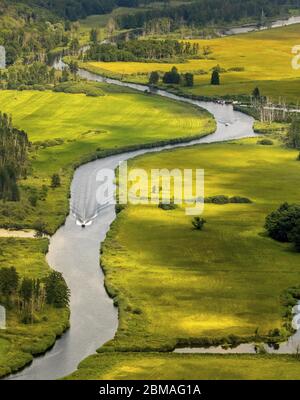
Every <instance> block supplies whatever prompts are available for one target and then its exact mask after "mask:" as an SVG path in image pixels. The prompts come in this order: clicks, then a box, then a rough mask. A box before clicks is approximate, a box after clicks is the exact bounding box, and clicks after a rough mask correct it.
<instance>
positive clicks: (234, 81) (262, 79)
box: [85, 25, 300, 104]
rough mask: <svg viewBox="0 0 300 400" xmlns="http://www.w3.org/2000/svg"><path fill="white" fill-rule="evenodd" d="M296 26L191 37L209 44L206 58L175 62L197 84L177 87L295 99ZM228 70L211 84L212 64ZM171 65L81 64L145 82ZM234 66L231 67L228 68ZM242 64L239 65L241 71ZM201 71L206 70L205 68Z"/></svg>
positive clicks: (299, 84) (298, 77)
mask: <svg viewBox="0 0 300 400" xmlns="http://www.w3.org/2000/svg"><path fill="white" fill-rule="evenodd" d="M299 34H300V25H292V26H287V27H283V28H277V29H272V30H265V31H261V32H253V33H249V34H243V35H238V36H230V37H223V38H217V39H209V40H191V42H192V43H193V42H197V43H199V44H200V48H202V49H203V47H204V46H209V47H210V48H211V51H212V53H211V54H210V55H209V57H208V59H201V60H188V61H187V62H185V63H178V64H175V66H176V67H177V68H178V70H179V71H180V72H188V71H191V72H193V73H195V86H194V87H193V88H181V89H182V90H183V91H184V92H185V93H189V94H195V95H200V96H227V95H228V96H236V95H250V94H251V93H252V91H253V89H254V88H255V87H256V86H258V87H259V88H260V90H261V93H262V94H263V95H266V96H270V97H272V98H273V99H274V100H276V101H277V100H278V99H279V96H280V97H281V98H284V99H286V101H288V102H290V103H295V104H297V103H298V99H299V96H298V94H299V89H300V72H299V70H294V69H293V68H292V65H291V62H292V57H293V55H292V48H293V47H294V46H296V45H298V44H300V43H299ZM218 64H219V65H220V66H221V68H223V69H224V70H226V71H227V72H224V73H222V74H221V85H220V86H211V85H210V77H211V69H212V68H213V67H215V66H216V65H218ZM172 65H173V64H167V63H125V62H115V63H113V62H112V63H105V62H99V63H97V62H88V63H85V68H87V69H90V70H92V71H93V72H97V70H98V72H99V73H105V71H107V74H115V75H118V76H123V78H124V79H128V80H131V81H137V82H143V83H146V82H147V81H148V74H149V73H150V72H151V71H155V70H157V71H161V72H165V71H168V70H170V69H171V67H172ZM232 68H233V69H238V70H237V71H230V69H232ZM240 69H243V70H240ZM200 71H201V72H200ZM203 71H204V73H203Z"/></svg>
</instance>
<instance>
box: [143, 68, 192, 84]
mask: <svg viewBox="0 0 300 400" xmlns="http://www.w3.org/2000/svg"><path fill="white" fill-rule="evenodd" d="M154 73H155V72H152V73H151V75H150V79H151V78H152V79H153V75H152V74H154ZM157 74H158V73H157ZM154 77H155V80H156V83H158V81H159V74H158V79H157V75H154ZM149 81H150V80H149ZM162 81H163V83H165V84H172V85H183V86H186V87H192V86H194V75H193V74H192V73H189V72H188V73H186V74H180V73H179V72H178V69H177V68H176V67H172V69H171V70H170V71H167V72H166V73H165V74H164V75H163V77H162Z"/></svg>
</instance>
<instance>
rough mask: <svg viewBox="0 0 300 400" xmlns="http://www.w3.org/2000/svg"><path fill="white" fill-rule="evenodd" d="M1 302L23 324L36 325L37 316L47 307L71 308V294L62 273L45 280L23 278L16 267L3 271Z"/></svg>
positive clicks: (54, 273) (49, 276)
mask: <svg viewBox="0 0 300 400" xmlns="http://www.w3.org/2000/svg"><path fill="white" fill-rule="evenodd" d="M0 301H1V303H2V304H5V305H6V306H7V307H8V308H15V309H16V310H17V311H18V313H19V316H20V320H21V322H22V323H26V324H29V323H34V322H35V321H36V313H38V312H40V311H42V310H43V308H44V307H45V305H46V304H48V305H50V306H53V307H55V308H65V307H68V306H69V302H70V291H69V289H68V287H67V284H66V282H65V280H64V278H63V276H62V274H60V273H59V272H56V271H53V272H51V273H50V274H49V275H48V276H47V277H46V278H45V279H44V280H40V279H31V278H27V277H26V278H23V279H20V276H19V274H18V272H17V271H16V269H15V268H14V267H11V268H1V269H0Z"/></svg>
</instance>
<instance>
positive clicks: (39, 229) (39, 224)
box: [33, 220, 46, 238]
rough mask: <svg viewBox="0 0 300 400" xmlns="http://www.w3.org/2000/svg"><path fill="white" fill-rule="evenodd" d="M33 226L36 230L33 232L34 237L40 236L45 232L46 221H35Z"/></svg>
mask: <svg viewBox="0 0 300 400" xmlns="http://www.w3.org/2000/svg"><path fill="white" fill-rule="evenodd" d="M33 228H34V230H35V231H36V233H35V237H36V238H41V237H43V236H44V234H45V233H46V223H45V222H44V221H40V220H39V221H36V222H35V224H34V226H33Z"/></svg>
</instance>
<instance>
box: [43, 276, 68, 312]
mask: <svg viewBox="0 0 300 400" xmlns="http://www.w3.org/2000/svg"><path fill="white" fill-rule="evenodd" d="M45 290H46V302H47V304H50V305H53V306H54V307H56V308H64V307H68V305H69V302H70V291H69V289H68V286H67V284H66V282H65V280H64V278H63V276H62V274H61V273H60V272H56V271H53V272H51V274H50V275H49V276H48V277H47V278H46V282H45Z"/></svg>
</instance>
